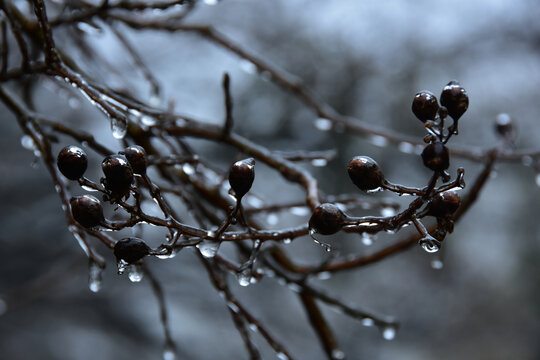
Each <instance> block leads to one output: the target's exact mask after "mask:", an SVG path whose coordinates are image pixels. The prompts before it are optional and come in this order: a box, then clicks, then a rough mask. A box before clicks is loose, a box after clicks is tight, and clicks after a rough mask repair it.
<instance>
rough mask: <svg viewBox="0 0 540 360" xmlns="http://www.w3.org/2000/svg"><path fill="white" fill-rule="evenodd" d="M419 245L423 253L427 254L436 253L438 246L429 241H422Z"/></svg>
mask: <svg viewBox="0 0 540 360" xmlns="http://www.w3.org/2000/svg"><path fill="white" fill-rule="evenodd" d="M420 245H421V246H422V249H424V251H426V252H428V253H430V254H431V253H436V252H437V251H439V245H437V244H436V243H434V242H431V241H424V242H421V243H420Z"/></svg>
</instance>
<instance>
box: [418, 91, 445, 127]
mask: <svg viewBox="0 0 540 360" xmlns="http://www.w3.org/2000/svg"><path fill="white" fill-rule="evenodd" d="M438 110H439V103H438V102H437V98H436V97H435V95H433V94H432V93H431V92H429V91H425V90H424V91H420V92H419V93H417V94H416V95H415V96H414V99H413V102H412V111H413V113H414V115H416V117H417V118H418V119H419V120H420V121H422V122H426V121H427V120H433V119H435V116H437V111H438Z"/></svg>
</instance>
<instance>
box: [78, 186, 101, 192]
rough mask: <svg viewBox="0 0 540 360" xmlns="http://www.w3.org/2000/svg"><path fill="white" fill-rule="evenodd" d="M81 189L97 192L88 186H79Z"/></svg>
mask: <svg viewBox="0 0 540 360" xmlns="http://www.w3.org/2000/svg"><path fill="white" fill-rule="evenodd" d="M81 187H82V188H83V189H84V190H86V191H97V189H94V188H93V187H91V186H88V185H81Z"/></svg>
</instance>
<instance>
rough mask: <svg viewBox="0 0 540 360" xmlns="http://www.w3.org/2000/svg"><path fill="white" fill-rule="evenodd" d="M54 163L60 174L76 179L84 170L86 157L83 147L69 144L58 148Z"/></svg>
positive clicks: (86, 162)
mask: <svg viewBox="0 0 540 360" xmlns="http://www.w3.org/2000/svg"><path fill="white" fill-rule="evenodd" d="M56 164H57V166H58V170H60V172H61V173H62V175H64V176H65V177H66V178H68V179H70V180H77V179H80V178H81V177H82V176H83V175H84V172H85V171H86V167H87V166H88V157H87V156H86V153H85V152H84V150H83V149H81V148H79V147H77V146H73V145H70V146H66V147H65V148H63V149H62V150H60V152H59V153H58V158H57V159H56Z"/></svg>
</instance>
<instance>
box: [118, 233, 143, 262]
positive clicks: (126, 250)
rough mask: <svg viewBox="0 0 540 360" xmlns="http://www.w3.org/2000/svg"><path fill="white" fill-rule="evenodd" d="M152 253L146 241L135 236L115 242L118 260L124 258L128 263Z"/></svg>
mask: <svg viewBox="0 0 540 360" xmlns="http://www.w3.org/2000/svg"><path fill="white" fill-rule="evenodd" d="M149 253H150V248H149V247H148V245H146V243H145V242H144V241H142V240H141V239H137V238H134V237H129V238H124V239H122V240H120V241H118V242H116V244H114V256H116V260H118V261H120V260H124V261H125V262H127V263H128V264H133V263H134V262H136V261H139V260H140V259H142V258H143V257H145V256H146V255H148V254H149Z"/></svg>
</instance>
